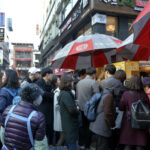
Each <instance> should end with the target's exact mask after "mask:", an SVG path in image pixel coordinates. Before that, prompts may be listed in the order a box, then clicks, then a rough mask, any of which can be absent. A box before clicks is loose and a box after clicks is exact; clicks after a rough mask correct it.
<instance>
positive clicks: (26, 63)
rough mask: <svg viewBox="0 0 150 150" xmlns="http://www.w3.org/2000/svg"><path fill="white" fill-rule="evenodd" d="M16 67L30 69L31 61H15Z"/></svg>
mask: <svg viewBox="0 0 150 150" xmlns="http://www.w3.org/2000/svg"><path fill="white" fill-rule="evenodd" d="M16 66H17V67H31V61H16Z"/></svg>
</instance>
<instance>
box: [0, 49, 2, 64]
mask: <svg viewBox="0 0 150 150" xmlns="http://www.w3.org/2000/svg"><path fill="white" fill-rule="evenodd" d="M2 64H3V50H2V49H0V65H2Z"/></svg>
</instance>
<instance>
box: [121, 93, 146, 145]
mask: <svg viewBox="0 0 150 150" xmlns="http://www.w3.org/2000/svg"><path fill="white" fill-rule="evenodd" d="M133 92H134V94H135V95H136V97H137V98H139V99H140V98H141V97H142V95H144V94H145V93H144V92H143V91H133ZM135 101H136V99H134V98H133V97H132V95H130V93H129V92H128V91H126V92H124V93H123V95H122V98H121V101H120V106H119V109H120V110H121V111H124V115H123V120H122V124H121V132H120V144H125V145H137V146H146V145H147V130H140V129H133V128H131V124H130V122H129V121H128V119H127V113H126V112H127V111H129V114H130V113H131V105H132V103H133V102H135ZM145 101H147V102H148V99H147V97H146V96H145Z"/></svg>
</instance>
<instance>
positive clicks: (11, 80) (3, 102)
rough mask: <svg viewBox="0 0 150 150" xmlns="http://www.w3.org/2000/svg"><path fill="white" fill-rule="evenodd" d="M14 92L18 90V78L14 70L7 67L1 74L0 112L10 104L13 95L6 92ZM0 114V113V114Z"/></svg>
mask: <svg viewBox="0 0 150 150" xmlns="http://www.w3.org/2000/svg"><path fill="white" fill-rule="evenodd" d="M8 89H9V90H10V91H11V92H12V93H16V94H17V92H18V91H19V90H20V88H19V80H18V75H17V73H16V71H14V70H11V69H7V70H6V71H5V72H4V73H3V76H2V86H1V89H0V113H1V114H2V113H3V111H4V110H5V108H6V107H7V106H9V105H11V104H12V100H13V96H12V95H11V94H10V93H9V92H8ZM0 116H1V115H0ZM0 121H1V120H0Z"/></svg>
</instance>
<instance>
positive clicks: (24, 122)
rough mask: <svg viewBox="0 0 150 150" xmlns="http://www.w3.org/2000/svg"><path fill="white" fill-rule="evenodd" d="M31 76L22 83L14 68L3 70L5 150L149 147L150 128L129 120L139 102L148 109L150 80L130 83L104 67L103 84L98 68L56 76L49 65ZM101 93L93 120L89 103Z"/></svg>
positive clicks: (0, 97)
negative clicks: (86, 110) (142, 127)
mask: <svg viewBox="0 0 150 150" xmlns="http://www.w3.org/2000/svg"><path fill="white" fill-rule="evenodd" d="M28 73H29V75H28V76H27V77H25V78H24V79H23V80H21V79H20V78H19V76H18V75H17V73H16V71H15V70H12V69H7V70H5V71H4V72H3V76H2V84H1V88H0V124H1V130H0V136H1V143H2V148H1V149H2V150H48V149H50V150H52V149H57V148H61V149H64V150H65V149H68V150H77V149H78V150H149V149H150V147H149V142H148V141H149V140H150V138H149V137H150V130H149V128H150V127H149V128H145V129H140V128H139V129H135V128H133V127H132V125H131V120H130V118H131V112H132V111H131V107H132V104H133V103H134V102H136V101H137V99H142V100H143V101H144V103H145V104H147V105H148V106H150V77H148V76H147V77H141V76H133V77H131V78H130V79H129V80H126V73H125V72H124V71H123V70H117V71H116V67H115V66H114V65H106V67H105V70H104V73H105V78H104V79H103V80H101V81H100V82H98V78H97V77H96V69H95V68H88V69H82V70H80V71H78V72H75V73H74V74H73V73H72V72H71V73H64V74H63V75H59V76H57V75H55V74H54V73H53V70H52V69H51V68H50V67H46V68H43V69H42V70H39V69H37V68H35V67H33V68H31V69H29V71H28ZM97 93H99V94H100V98H99V100H98V102H97V103H96V104H95V114H96V119H95V120H93V121H91V120H89V119H88V118H87V116H86V115H85V110H84V109H85V104H86V103H87V102H88V101H90V100H91V99H94V98H95V97H96V96H95V97H94V95H95V94H97ZM17 97H20V99H16V98H17ZM135 97H136V98H137V99H136V98H135ZM14 100H16V101H15V102H16V103H15V104H14Z"/></svg>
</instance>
